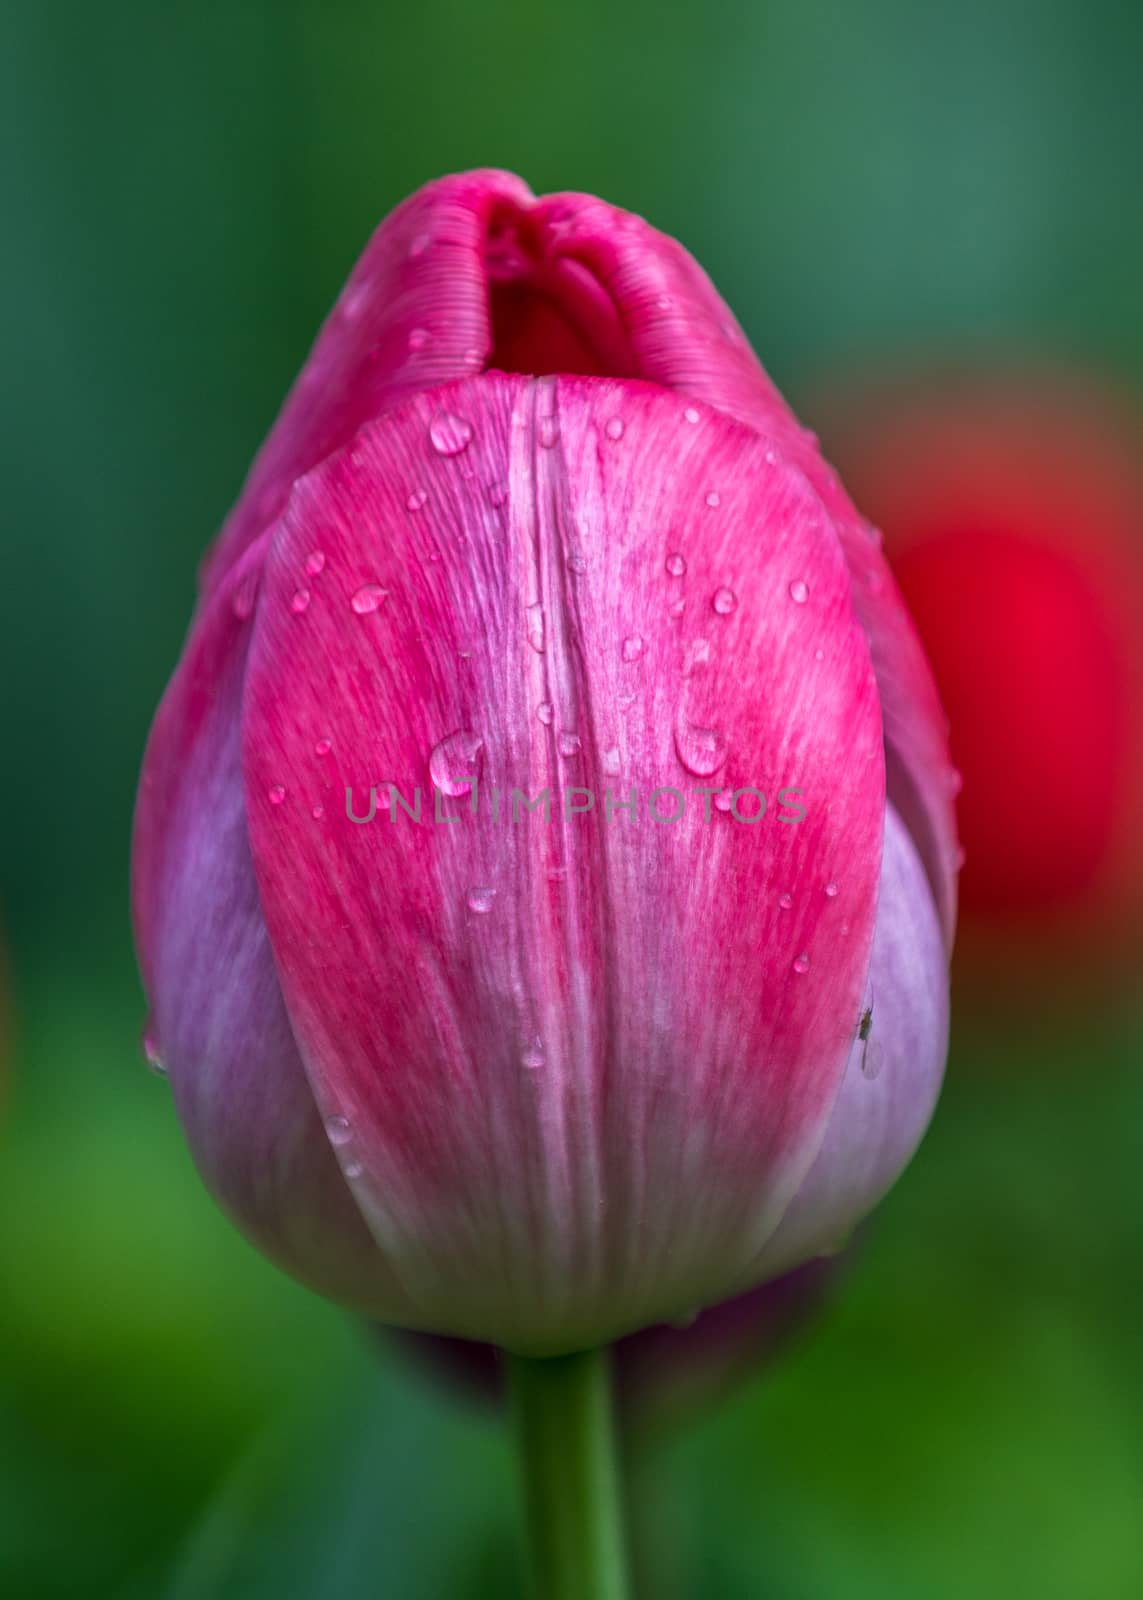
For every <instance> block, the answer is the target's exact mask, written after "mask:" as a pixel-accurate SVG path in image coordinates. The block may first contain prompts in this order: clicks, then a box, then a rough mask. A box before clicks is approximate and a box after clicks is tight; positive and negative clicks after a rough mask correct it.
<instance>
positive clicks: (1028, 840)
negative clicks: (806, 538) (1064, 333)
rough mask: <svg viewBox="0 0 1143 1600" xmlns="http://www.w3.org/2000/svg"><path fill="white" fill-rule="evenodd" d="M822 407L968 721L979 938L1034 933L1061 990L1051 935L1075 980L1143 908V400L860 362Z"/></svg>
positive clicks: (1014, 373) (1015, 378)
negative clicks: (1140, 708)
mask: <svg viewBox="0 0 1143 1600" xmlns="http://www.w3.org/2000/svg"><path fill="white" fill-rule="evenodd" d="M823 409H824V410H825V412H826V414H827V415H829V416H830V417H831V426H830V430H829V431H830V440H831V444H832V446H833V447H834V449H835V451H836V452H837V454H838V456H839V459H840V461H841V463H842V465H843V468H844V470H845V473H846V478H847V481H848V482H849V483H850V485H851V487H853V488H854V491H855V493H857V495H858V496H859V498H860V499H861V502H862V505H863V506H864V507H865V509H866V510H867V511H868V512H869V513H870V514H871V515H873V516H875V517H876V518H877V519H878V522H879V523H880V525H881V526H882V527H883V528H884V531H885V540H886V549H887V551H888V552H889V555H890V557H891V560H892V562H893V567H894V571H895V573H896V576H897V578H898V581H899V582H900V584H901V586H902V588H903V590H904V592H905V595H906V597H907V599H908V603H909V606H910V610H911V611H912V614H913V616H914V617H915V618H916V621H917V625H918V627H919V629H920V630H921V633H922V636H923V638H924V641H925V646H926V650H927V652H928V655H929V658H930V660H931V662H932V664H933V670H934V673H935V674H936V677H937V680H938V682H939V685H940V692H941V697H942V699H943V701H944V704H945V705H946V706H947V707H948V708H949V710H950V712H951V714H952V717H953V729H954V731H953V741H952V742H953V759H954V761H955V763H956V765H957V767H958V769H959V770H960V771H961V772H962V773H963V776H964V795H963V802H962V804H961V806H960V817H959V821H960V832H961V838H962V840H963V843H964V847H965V851H966V862H965V870H964V874H963V877H962V881H961V890H962V907H963V911H964V914H965V918H966V923H967V925H968V930H969V932H970V934H971V938H970V939H969V940H967V941H966V946H965V953H968V947H970V946H971V947H972V948H973V949H975V948H976V947H977V946H978V945H983V946H985V947H988V946H989V945H990V944H991V943H996V942H999V941H1004V942H1005V944H1006V949H1007V952H1008V957H1009V961H1011V957H1012V955H1013V953H1014V951H1016V950H1018V949H1020V948H1022V947H1023V946H1024V944H1025V943H1026V942H1028V941H1029V940H1030V938H1031V936H1032V935H1033V933H1034V934H1035V935H1036V937H1035V941H1034V943H1035V949H1036V962H1035V970H1036V971H1037V973H1038V975H1039V979H1040V981H1039V983H1038V985H1037V993H1038V994H1039V995H1040V996H1041V998H1042V995H1043V983H1042V977H1043V970H1044V969H1043V962H1044V960H1045V959H1050V958H1051V954H1052V948H1053V947H1054V948H1055V950H1056V952H1057V959H1058V960H1060V961H1062V962H1066V965H1067V967H1068V970H1069V972H1070V973H1072V974H1073V975H1074V972H1075V968H1076V964H1077V957H1079V956H1081V951H1080V949H1079V948H1078V947H1079V945H1080V944H1081V943H1086V944H1088V945H1089V947H1090V948H1093V949H1099V948H1100V947H1101V946H1102V947H1103V949H1104V950H1105V951H1106V949H1107V948H1108V947H1109V946H1110V945H1111V944H1112V943H1113V942H1114V941H1113V938H1112V933H1113V930H1114V929H1115V927H1116V926H1117V925H1118V924H1121V922H1122V919H1123V918H1124V917H1125V916H1131V915H1132V914H1134V915H1135V916H1136V917H1137V916H1138V912H1139V910H1140V909H1143V853H1141V850H1140V832H1139V823H1138V819H1139V814H1140V810H1141V808H1143V741H1141V740H1140V737H1139V728H1138V725H1137V719H1136V718H1135V715H1134V712H1135V708H1136V706H1137V705H1138V704H1139V700H1140V695H1141V693H1143V650H1141V647H1140V639H1141V637H1143V554H1141V547H1140V536H1141V534H1143V467H1141V465H1140V444H1141V441H1143V416H1141V414H1140V411H1139V408H1138V405H1137V403H1135V402H1133V401H1132V400H1131V399H1130V398H1129V397H1128V396H1125V395H1123V394H1120V393H1117V392H1116V391H1115V390H1114V389H1113V388H1112V386H1111V385H1109V384H1108V383H1106V382H1102V381H1099V380H1096V379H1094V378H1091V377H1088V376H1086V375H1084V374H1082V373H1079V372H1076V371H1069V370H1067V369H1062V368H1048V367H1045V366H1040V367H1032V368H1028V367H1025V368H1019V367H1015V366H1009V367H1005V368H999V369H997V368H984V369H980V370H973V369H971V368H961V369H952V370H950V369H947V368H946V369H943V370H942V369H940V368H933V367H929V368H920V369H916V370H914V371H912V372H907V373H902V374H898V375H896V376H893V377H889V376H883V377H881V378H873V377H866V378H864V379H862V378H854V379H850V380H849V382H847V383H844V384H839V385H838V386H837V387H836V389H835V390H834V392H833V393H832V394H829V395H826V396H823ZM1081 929H1082V930H1083V932H1084V937H1083V939H1082V941H1081V939H1080V937H1079V936H1080V932H1081ZM1101 934H1102V936H1103V937H1102V938H1101V937H1100V935H1101ZM990 936H991V939H990Z"/></svg>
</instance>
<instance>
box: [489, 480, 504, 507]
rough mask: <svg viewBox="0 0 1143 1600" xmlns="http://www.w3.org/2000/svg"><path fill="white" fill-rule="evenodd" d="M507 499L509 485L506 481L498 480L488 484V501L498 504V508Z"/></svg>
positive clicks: (491, 503)
mask: <svg viewBox="0 0 1143 1600" xmlns="http://www.w3.org/2000/svg"><path fill="white" fill-rule="evenodd" d="M507 499H508V485H507V484H506V483H503V482H497V483H490V484H489V485H488V502H489V504H490V505H493V506H496V507H497V509H499V508H500V506H502V505H503V504H504V503H505V501H506V500H507Z"/></svg>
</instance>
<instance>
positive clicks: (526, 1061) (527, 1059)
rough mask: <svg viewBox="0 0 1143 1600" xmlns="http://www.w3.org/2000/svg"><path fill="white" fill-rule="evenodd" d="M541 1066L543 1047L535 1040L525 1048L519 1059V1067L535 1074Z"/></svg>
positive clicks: (542, 1062)
mask: <svg viewBox="0 0 1143 1600" xmlns="http://www.w3.org/2000/svg"><path fill="white" fill-rule="evenodd" d="M543 1064H544V1046H543V1044H542V1042H541V1041H540V1040H539V1039H538V1038H536V1039H533V1040H532V1042H531V1044H529V1045H527V1046H526V1047H525V1049H524V1052H523V1054H522V1055H521V1057H520V1065H521V1066H523V1067H527V1069H528V1071H529V1072H535V1071H536V1070H537V1069H538V1068H539V1067H542V1066H543Z"/></svg>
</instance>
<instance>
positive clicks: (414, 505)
mask: <svg viewBox="0 0 1143 1600" xmlns="http://www.w3.org/2000/svg"><path fill="white" fill-rule="evenodd" d="M428 498H429V494H428V490H427V489H414V490H413V492H412V494H410V496H409V498H408V499H407V500H406V501H405V504H406V506H407V507H408V508H409V510H410V511H419V510H420V509H421V507H422V506H423V505H424V503H425V501H426V500H427V499H428Z"/></svg>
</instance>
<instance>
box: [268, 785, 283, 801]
mask: <svg viewBox="0 0 1143 1600" xmlns="http://www.w3.org/2000/svg"><path fill="white" fill-rule="evenodd" d="M266 794H267V797H268V799H269V801H270V804H271V805H272V806H280V805H281V803H282V801H283V800H284V799H285V798H286V791H285V788H284V787H283V786H282V784H280V783H272V784H271V785H270V787H269V789H267V791H266Z"/></svg>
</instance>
